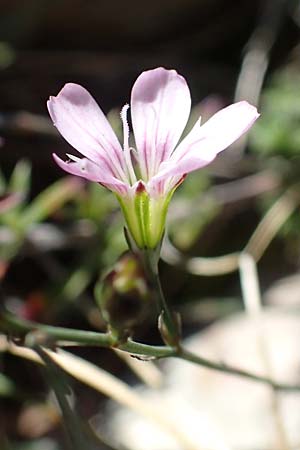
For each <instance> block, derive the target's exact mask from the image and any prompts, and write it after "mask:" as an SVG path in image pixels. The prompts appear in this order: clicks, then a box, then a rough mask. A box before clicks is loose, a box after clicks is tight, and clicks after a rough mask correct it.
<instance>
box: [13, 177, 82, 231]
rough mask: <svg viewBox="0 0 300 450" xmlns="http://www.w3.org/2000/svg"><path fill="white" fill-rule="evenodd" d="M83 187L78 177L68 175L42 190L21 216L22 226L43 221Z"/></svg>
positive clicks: (74, 196)
mask: <svg viewBox="0 0 300 450" xmlns="http://www.w3.org/2000/svg"><path fill="white" fill-rule="evenodd" d="M81 188H82V182H81V180H79V179H78V178H74V177H67V178H63V179H61V180H59V181H56V182H55V183H53V184H52V185H51V186H49V187H48V188H46V189H45V190H44V191H43V192H41V193H40V194H39V195H38V196H37V197H36V198H35V199H34V200H33V201H32V202H31V204H30V205H29V206H28V207H27V208H26V210H25V211H24V212H23V214H22V217H21V218H20V221H21V223H20V227H27V226H29V225H31V224H33V223H37V222H41V221H43V220H45V219H46V218H48V217H49V216H51V214H53V213H55V212H56V211H58V210H59V209H60V208H61V207H62V206H63V205H64V204H65V203H66V202H67V201H69V200H71V199H74V198H76V196H77V195H78V192H79V191H80V190H81Z"/></svg>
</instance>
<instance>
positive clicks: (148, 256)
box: [142, 250, 180, 347]
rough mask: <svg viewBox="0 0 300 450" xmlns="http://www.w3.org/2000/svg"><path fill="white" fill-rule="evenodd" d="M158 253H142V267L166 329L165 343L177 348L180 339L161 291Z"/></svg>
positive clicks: (148, 251) (154, 251)
mask: <svg viewBox="0 0 300 450" xmlns="http://www.w3.org/2000/svg"><path fill="white" fill-rule="evenodd" d="M158 254H159V252H158V251H157V250H146V251H145V252H143V253H142V256H143V257H144V258H143V260H144V266H145V269H146V273H147V275H148V277H149V280H150V283H151V285H152V288H153V290H154V292H155V296H156V301H157V307H158V313H159V315H160V318H161V320H162V322H163V326H164V327H165V329H166V333H165V334H166V336H165V337H166V339H165V340H166V341H167V343H169V344H171V346H173V345H174V346H175V347H176V346H177V345H178V343H179V339H180V333H179V330H178V326H177V324H176V322H175V320H174V316H175V315H174V314H173V313H172V312H171V311H170V309H169V306H168V304H167V301H166V298H165V296H164V292H163V290H162V286H161V282H160V277H159V272H158V260H159V257H158Z"/></svg>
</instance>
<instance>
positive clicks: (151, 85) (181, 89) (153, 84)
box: [131, 67, 191, 180]
mask: <svg viewBox="0 0 300 450" xmlns="http://www.w3.org/2000/svg"><path fill="white" fill-rule="evenodd" d="M190 108H191V97H190V91H189V88H188V86H187V83H186V81H185V79H184V78H183V77H182V76H180V75H178V74H177V72H176V71H175V70H166V69H164V68H162V67H160V68H158V69H154V70H149V71H147V72H143V73H142V74H141V75H140V76H139V77H138V79H137V80H136V82H135V84H134V86H133V88H132V93H131V115H132V126H133V131H134V135H135V141H136V146H137V151H138V157H139V163H140V166H141V175H142V178H144V179H145V180H147V179H149V178H151V177H152V176H153V175H154V174H155V173H156V171H157V170H158V167H159V165H160V163H161V162H162V161H164V160H166V159H167V158H168V157H169V156H170V154H171V153H172V151H173V150H174V148H175V146H176V144H177V142H178V140H179V138H180V136H181V134H182V132H183V130H184V128H185V126H186V123H187V120H188V117H189V114H190Z"/></svg>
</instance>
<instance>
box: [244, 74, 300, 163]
mask: <svg viewBox="0 0 300 450" xmlns="http://www.w3.org/2000/svg"><path fill="white" fill-rule="evenodd" d="M299 85H300V74H299V71H297V70H295V69H293V68H289V67H288V68H286V69H284V70H282V71H279V72H278V73H276V74H275V75H274V76H273V77H272V78H271V81H270V83H269V86H268V87H266V88H265V90H264V91H263V95H262V99H261V107H260V112H261V117H260V119H259V120H258V121H257V123H256V124H255V125H254V127H253V130H252V132H251V133H250V144H251V148H252V149H253V150H254V151H255V152H256V153H258V154H259V155H261V156H263V157H270V156H278V155H279V156H282V157H284V158H287V159H291V158H294V157H299V156H300V102H299Z"/></svg>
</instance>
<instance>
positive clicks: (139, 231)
mask: <svg viewBox="0 0 300 450" xmlns="http://www.w3.org/2000/svg"><path fill="white" fill-rule="evenodd" d="M172 194H173V191H172V192H170V193H169V194H168V196H157V197H151V196H150V195H149V194H148V193H147V191H146V189H145V188H144V186H143V185H141V188H140V189H137V191H136V193H135V195H134V196H132V197H121V196H118V195H117V198H118V201H119V203H120V205H121V208H122V211H123V214H124V217H125V221H126V224H127V227H128V231H129V233H130V235H131V237H132V239H133V240H134V242H135V243H136V245H137V247H138V248H139V249H155V248H157V247H158V246H159V245H160V243H161V240H162V237H163V233H164V229H165V223H166V215H167V210H168V206H169V202H170V199H171V197H172Z"/></svg>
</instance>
